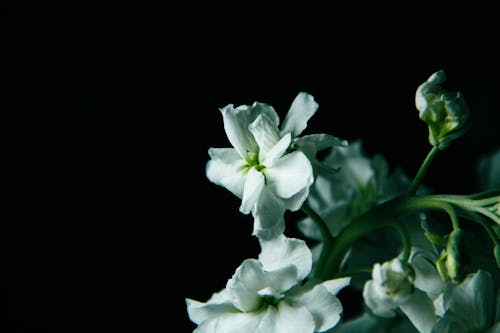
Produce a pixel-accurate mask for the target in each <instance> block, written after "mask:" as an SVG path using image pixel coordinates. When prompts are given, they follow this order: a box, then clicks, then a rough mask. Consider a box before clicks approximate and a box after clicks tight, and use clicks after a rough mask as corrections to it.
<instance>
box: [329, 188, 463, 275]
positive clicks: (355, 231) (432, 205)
mask: <svg viewBox="0 0 500 333" xmlns="http://www.w3.org/2000/svg"><path fill="white" fill-rule="evenodd" d="M429 209H431V210H443V211H445V212H446V213H448V215H449V217H450V220H451V223H452V225H453V229H457V228H458V229H459V228H460V227H459V224H458V217H457V214H456V212H455V209H454V208H453V206H452V205H451V204H449V203H447V202H443V201H439V200H435V199H432V198H431V197H430V196H421V197H408V196H406V195H402V196H400V197H397V198H395V199H392V200H390V201H387V202H385V203H383V204H381V205H379V206H377V207H375V208H373V209H372V210H370V211H368V212H366V213H364V214H362V215H360V216H358V217H357V218H355V219H354V220H353V221H352V222H351V223H350V224H349V225H348V226H347V227H346V228H345V229H344V230H342V232H341V233H340V234H339V236H338V237H337V238H336V239H335V242H334V243H333V246H332V247H331V251H330V254H329V255H328V258H327V259H326V261H325V264H324V265H325V267H324V269H323V271H322V277H323V278H324V279H328V278H329V277H330V276H332V275H334V274H336V273H338V272H339V269H340V264H341V262H342V260H343V258H344V256H345V254H346V253H347V251H348V250H349V248H350V247H351V246H352V244H353V243H354V242H355V241H356V240H358V239H359V238H361V237H362V236H364V235H367V234H369V233H371V232H372V231H374V230H377V229H381V228H384V227H387V226H394V225H395V224H396V223H399V222H398V220H397V217H398V216H400V215H402V214H409V213H414V212H418V211H422V210H429ZM403 237H404V236H403ZM403 241H404V239H403ZM407 251H408V250H407ZM406 255H407V254H405V253H403V256H406Z"/></svg>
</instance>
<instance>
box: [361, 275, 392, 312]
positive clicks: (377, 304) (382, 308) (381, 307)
mask: <svg viewBox="0 0 500 333" xmlns="http://www.w3.org/2000/svg"><path fill="white" fill-rule="evenodd" d="M363 298H364V300H365V303H366V305H367V306H368V308H369V309H370V310H371V311H372V312H373V313H374V314H376V315H378V316H381V317H394V316H395V313H394V311H392V310H393V309H394V308H393V307H392V306H388V305H387V304H385V303H384V302H383V301H382V300H381V299H380V296H379V293H378V292H377V290H376V287H375V283H373V280H369V281H367V282H366V283H365V286H364V288H363Z"/></svg>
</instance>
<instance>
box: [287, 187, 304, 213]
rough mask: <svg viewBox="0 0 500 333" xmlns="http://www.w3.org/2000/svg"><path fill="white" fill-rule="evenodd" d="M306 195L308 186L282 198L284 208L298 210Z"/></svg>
mask: <svg viewBox="0 0 500 333" xmlns="http://www.w3.org/2000/svg"><path fill="white" fill-rule="evenodd" d="M308 195H309V187H305V188H303V189H302V190H301V191H300V192H298V193H297V194H294V195H292V196H291V197H290V198H288V199H283V202H284V203H285V207H286V209H288V210H291V211H292V212H294V211H296V210H299V209H300V207H302V204H303V203H304V201H306V199H307V197H308Z"/></svg>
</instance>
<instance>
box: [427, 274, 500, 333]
mask: <svg viewBox="0 0 500 333" xmlns="http://www.w3.org/2000/svg"><path fill="white" fill-rule="evenodd" d="M497 297H498V296H497V293H495V289H494V287H493V280H492V277H491V274H490V273H489V272H487V271H485V270H478V271H477V272H476V273H473V274H469V275H468V276H467V277H466V278H465V279H464V280H463V281H462V282H461V283H460V284H453V283H447V285H446V287H445V289H444V292H443V294H442V297H440V298H439V299H438V301H439V302H438V303H441V304H439V306H440V308H441V309H442V312H443V313H442V318H441V319H440V320H439V321H438V322H437V323H436V325H435V326H434V328H433V329H432V333H452V332H453V333H456V332H458V333H461V332H464V333H465V332H488V333H489V332H491V333H498V332H500V323H499V322H498V319H497V320H495V306H496V304H497ZM495 322H496V324H495Z"/></svg>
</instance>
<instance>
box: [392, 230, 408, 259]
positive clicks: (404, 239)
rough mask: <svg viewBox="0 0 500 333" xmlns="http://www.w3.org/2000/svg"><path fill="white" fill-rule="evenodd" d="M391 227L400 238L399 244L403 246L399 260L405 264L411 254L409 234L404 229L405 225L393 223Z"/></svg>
mask: <svg viewBox="0 0 500 333" xmlns="http://www.w3.org/2000/svg"><path fill="white" fill-rule="evenodd" d="M393 227H394V228H395V229H397V231H398V232H399V234H400V236H401V242H402V245H403V252H402V253H401V260H402V261H404V262H407V261H408V260H409V259H410V254H411V240H410V233H409V232H408V229H406V227H405V225H404V224H402V223H394V224H393Z"/></svg>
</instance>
